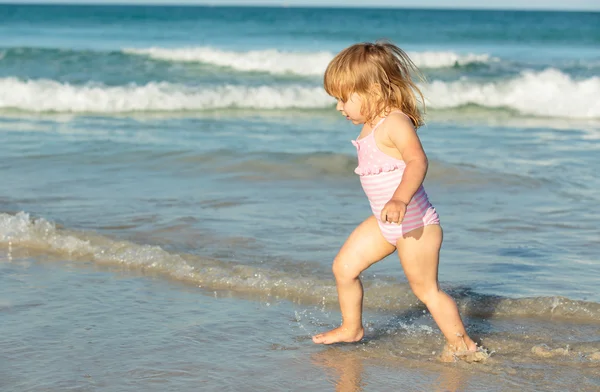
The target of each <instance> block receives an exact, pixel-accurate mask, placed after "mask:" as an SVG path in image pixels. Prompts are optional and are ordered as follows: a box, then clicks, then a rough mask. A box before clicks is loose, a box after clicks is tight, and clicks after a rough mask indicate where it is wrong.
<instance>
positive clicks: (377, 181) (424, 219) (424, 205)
mask: <svg viewBox="0 0 600 392" xmlns="http://www.w3.org/2000/svg"><path fill="white" fill-rule="evenodd" d="M402 114H404V113H402ZM384 120H385V118H383V119H381V121H379V123H377V125H375V127H373V129H372V130H371V133H370V134H368V135H367V136H365V137H363V138H362V139H357V140H352V144H354V146H355V147H356V150H357V152H358V167H357V168H356V169H355V170H354V172H355V173H356V174H358V175H359V176H360V182H361V184H362V187H363V190H364V191H365V193H366V195H367V198H368V199H369V202H370V204H371V210H373V215H375V218H376V219H377V223H378V224H379V228H380V229H381V233H382V234H383V236H384V237H385V239H386V240H387V241H388V242H389V243H391V244H392V245H394V246H396V242H397V241H398V239H399V238H401V237H402V236H403V235H404V234H406V233H408V232H410V231H412V230H415V229H418V228H420V227H423V226H426V225H434V224H439V223H440V218H439V216H438V214H437V212H436V211H435V208H434V207H433V206H432V205H431V203H430V202H429V198H428V197H427V193H425V189H424V188H423V185H421V186H420V187H419V189H418V190H417V192H416V193H415V195H414V196H413V198H412V199H411V201H410V203H408V206H407V207H406V214H405V216H404V220H403V221H402V223H401V224H399V225H398V224H392V223H387V222H382V221H381V210H383V207H384V206H385V204H386V203H387V202H388V201H390V199H391V198H392V195H393V194H394V192H395V191H396V189H398V185H400V181H401V180H402V175H403V174H404V169H405V168H406V163H404V161H402V160H400V159H396V158H394V157H391V156H389V155H387V154H385V153H383V152H382V151H381V150H380V149H379V147H377V143H376V142H375V131H376V130H377V128H378V127H379V126H380V125H381V123H383V121H384Z"/></svg>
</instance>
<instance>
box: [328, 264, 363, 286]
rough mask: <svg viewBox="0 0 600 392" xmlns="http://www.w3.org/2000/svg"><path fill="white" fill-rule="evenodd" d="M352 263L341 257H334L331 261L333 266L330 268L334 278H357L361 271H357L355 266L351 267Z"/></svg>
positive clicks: (342, 279)
mask: <svg viewBox="0 0 600 392" xmlns="http://www.w3.org/2000/svg"><path fill="white" fill-rule="evenodd" d="M352 265H353V263H351V262H349V260H343V259H341V258H336V259H335V260H334V261H333V266H332V267H331V270H332V271H333V275H334V276H335V279H336V280H341V281H344V280H354V279H356V278H358V276H359V275H360V273H361V271H358V270H357V269H356V268H353V267H352Z"/></svg>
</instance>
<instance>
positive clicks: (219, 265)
mask: <svg viewBox="0 0 600 392" xmlns="http://www.w3.org/2000/svg"><path fill="white" fill-rule="evenodd" d="M0 245H2V246H3V247H7V248H8V252H9V255H10V254H11V253H12V252H15V251H18V250H19V249H28V250H30V251H36V252H40V253H41V254H47V255H49V256H57V257H58V258H60V259H63V260H64V259H65V258H68V259H69V260H73V261H86V262H90V261H91V262H95V263H98V264H102V265H115V266H117V265H118V266H123V267H127V268H130V269H132V270H141V271H144V272H148V273H152V274H155V275H156V274H158V275H163V276H165V277H166V278H170V279H175V280H179V281H181V282H184V283H190V284H194V285H196V286H200V287H202V288H204V289H206V290H210V291H213V290H230V291H232V292H238V293H240V294H250V295H256V296H260V297H272V298H278V299H286V300H289V301H293V302H295V303H302V304H313V305H322V306H331V307H335V306H337V300H336V299H337V296H336V295H335V284H334V282H333V281H332V279H330V278H329V276H328V277H327V279H323V278H319V277H317V276H314V275H310V274H307V273H306V272H300V271H299V270H298V271H295V270H293V269H289V268H288V269H286V270H285V271H283V270H272V269H268V268H263V267H256V266H252V265H244V264H239V263H232V262H223V261H219V260H215V259H209V258H204V257H200V256H196V255H190V254H178V253H171V252H168V251H166V250H164V249H162V248H161V247H159V246H155V245H146V244H136V243H133V242H130V241H123V240H118V239H111V238H108V237H105V236H101V235H98V234H96V233H89V232H87V233H83V232H77V231H72V230H68V229H62V228H58V227H57V226H56V225H55V224H54V223H52V222H49V221H47V220H45V219H43V218H32V217H31V216H30V215H29V214H27V213H25V212H19V213H17V214H14V215H12V214H6V213H0ZM365 285H366V286H368V290H369V293H370V295H369V296H368V297H367V298H365V307H366V308H369V309H379V310H390V311H398V310H399V309H401V308H405V309H410V308H416V309H421V308H423V305H422V304H420V303H418V301H416V300H415V298H414V296H413V294H412V293H411V290H410V287H409V286H408V285H407V284H399V283H398V282H396V281H395V280H394V279H391V280H385V279H378V280H374V279H365ZM453 296H454V297H455V298H457V302H458V303H459V306H460V307H461V309H462V311H463V313H464V314H467V315H473V316H477V317H484V318H489V317H494V316H506V317H532V316H535V317H540V318H545V319H569V320H571V321H572V320H575V319H577V320H582V321H586V322H593V323H600V304H599V303H595V302H585V301H576V300H571V299H568V298H564V297H533V298H520V299H510V298H505V297H497V296H486V295H480V294H477V293H472V292H469V291H456V292H454V293H453Z"/></svg>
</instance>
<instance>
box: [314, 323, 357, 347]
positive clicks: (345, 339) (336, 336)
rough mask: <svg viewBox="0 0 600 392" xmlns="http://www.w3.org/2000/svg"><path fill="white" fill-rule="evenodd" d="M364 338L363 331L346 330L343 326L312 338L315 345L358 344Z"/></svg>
mask: <svg viewBox="0 0 600 392" xmlns="http://www.w3.org/2000/svg"><path fill="white" fill-rule="evenodd" d="M363 336H365V331H364V329H363V328H362V327H361V328H358V329H355V328H347V327H344V326H343V325H342V326H340V327H338V328H336V329H332V330H331V331H328V332H325V333H320V334H318V335H315V336H313V338H312V340H313V342H315V343H316V344H333V343H353V342H358V341H359V340H361V339H362V338H363Z"/></svg>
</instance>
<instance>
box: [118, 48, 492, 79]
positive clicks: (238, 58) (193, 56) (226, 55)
mask: <svg viewBox="0 0 600 392" xmlns="http://www.w3.org/2000/svg"><path fill="white" fill-rule="evenodd" d="M123 52H125V53H128V54H136V55H143V56H148V57H150V58H153V59H158V60H165V61H178V62H192V63H205V64H213V65H217V66H220V67H230V68H233V69H235V70H238V71H252V72H267V73H272V74H286V73H288V74H296V75H304V76H316V75H322V74H323V72H325V68H327V64H328V63H329V62H330V61H331V59H333V57H334V53H332V52H326V51H320V52H283V51H279V50H276V49H267V50H251V51H247V52H235V51H225V50H220V49H215V48H211V47H190V48H175V49H167V48H158V47H153V48H145V49H130V48H128V49H123ZM409 56H410V57H411V58H412V60H413V61H414V62H415V64H416V65H417V66H419V67H422V68H447V67H453V66H456V65H459V66H460V65H466V64H471V63H485V62H489V61H491V58H490V56H489V55H487V54H471V53H470V54H464V55H463V54H458V53H454V52H414V53H409Z"/></svg>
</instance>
